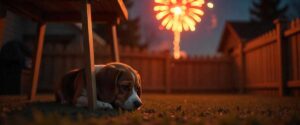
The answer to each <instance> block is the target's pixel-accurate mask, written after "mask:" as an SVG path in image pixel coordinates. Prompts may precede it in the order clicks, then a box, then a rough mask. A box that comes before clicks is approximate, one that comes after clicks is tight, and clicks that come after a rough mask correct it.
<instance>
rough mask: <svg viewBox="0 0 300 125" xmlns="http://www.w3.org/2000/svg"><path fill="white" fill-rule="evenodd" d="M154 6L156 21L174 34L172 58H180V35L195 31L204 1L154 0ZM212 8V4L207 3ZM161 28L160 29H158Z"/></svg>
mask: <svg viewBox="0 0 300 125" xmlns="http://www.w3.org/2000/svg"><path fill="white" fill-rule="evenodd" d="M154 2H155V3H156V6H155V7H154V8H153V10H154V11H155V12H156V19H157V20H159V21H161V26H162V27H164V28H165V29H166V30H172V31H173V32H174V41H173V46H174V48H173V56H174V58H175V59H179V58H180V44H179V43H180V33H181V32H182V31H195V30H196V24H197V23H199V22H201V16H203V15H204V12H203V11H202V10H201V7H202V6H203V5H205V1H204V0H154ZM207 6H208V7H209V8H213V4H212V3H208V4H207ZM160 28H161V27H160Z"/></svg>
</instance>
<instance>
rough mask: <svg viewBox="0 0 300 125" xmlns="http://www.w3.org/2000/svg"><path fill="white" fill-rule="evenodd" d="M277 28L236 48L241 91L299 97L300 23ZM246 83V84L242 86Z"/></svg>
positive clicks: (285, 24)
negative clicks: (240, 76)
mask: <svg viewBox="0 0 300 125" xmlns="http://www.w3.org/2000/svg"><path fill="white" fill-rule="evenodd" d="M275 25H276V28H275V29H273V30H271V31H269V32H267V33H266V34H263V35H262V36H259V37H257V38H255V39H253V40H251V41H249V42H247V43H245V44H242V45H241V46H240V47H239V49H236V52H235V55H236V56H235V57H234V58H235V60H236V62H238V63H237V67H238V69H241V70H240V71H239V73H238V74H244V75H243V76H242V79H241V80H240V83H242V84H241V86H240V89H241V90H243V89H244V90H246V91H247V92H250V93H251V92H255V93H267V94H278V93H279V95H287V94H292V95H300V93H299V92H300V91H299V88H300V20H299V19H298V20H295V21H292V22H280V21H277V22H276V23H275ZM243 83H244V84H243Z"/></svg>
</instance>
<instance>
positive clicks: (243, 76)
mask: <svg viewBox="0 0 300 125" xmlns="http://www.w3.org/2000/svg"><path fill="white" fill-rule="evenodd" d="M239 47H240V56H241V71H240V73H241V74H240V80H239V93H244V92H245V84H246V83H245V82H246V67H245V65H246V64H245V52H244V47H245V43H244V42H240V46H239Z"/></svg>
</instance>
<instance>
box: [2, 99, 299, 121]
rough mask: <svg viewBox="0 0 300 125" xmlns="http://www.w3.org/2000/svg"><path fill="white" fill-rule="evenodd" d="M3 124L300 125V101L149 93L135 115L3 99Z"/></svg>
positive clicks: (44, 102)
mask: <svg viewBox="0 0 300 125" xmlns="http://www.w3.org/2000/svg"><path fill="white" fill-rule="evenodd" d="M0 99H1V100H0V108H1V122H0V123H2V124H8V125H26V124H30V125H84V124H91V125H98V124H99V125H102V124H111V125H113V124H116V125H117V124H128V125H131V124H146V125H147V124H197V125H199V124H200V125H201V124H203V125H210V124H221V125H236V124H245V125H248V124H250V125H260V124H272V125H273V124H276V125H277V124H287V125H293V124H294V125H300V98H299V97H298V98H297V97H284V98H281V97H269V96H246V95H245V96H237V95H164V94H144V95H143V96H142V99H143V103H144V105H143V107H142V108H141V109H140V110H138V111H135V112H122V111H120V110H97V111H94V112H91V111H88V110H86V109H83V108H74V107H69V106H63V105H60V104H56V103H54V102H49V101H53V99H52V98H49V97H45V98H42V99H43V100H42V101H40V102H37V103H24V102H22V101H18V99H15V100H14V99H13V98H9V99H10V101H17V103H14V104H9V103H7V101H6V100H7V99H3V98H0Z"/></svg>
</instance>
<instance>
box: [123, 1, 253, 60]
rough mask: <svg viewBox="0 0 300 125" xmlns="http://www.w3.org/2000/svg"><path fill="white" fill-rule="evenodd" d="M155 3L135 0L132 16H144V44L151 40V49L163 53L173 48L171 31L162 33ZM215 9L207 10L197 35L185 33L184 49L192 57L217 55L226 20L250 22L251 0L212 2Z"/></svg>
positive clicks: (196, 32)
mask: <svg viewBox="0 0 300 125" xmlns="http://www.w3.org/2000/svg"><path fill="white" fill-rule="evenodd" d="M153 1H154V0H135V4H134V7H133V8H132V9H131V10H130V11H129V15H130V17H136V16H140V19H141V22H140V24H141V30H142V41H143V40H144V39H145V38H151V49H154V50H162V49H167V48H170V47H171V46H172V40H173V34H172V32H171V31H166V30H159V22H158V21H157V20H156V19H155V13H154V12H153V6H154V2H153ZM211 1H212V2H213V3H214V4H215V8H214V9H206V10H205V15H204V16H203V17H202V22H201V23H200V24H198V25H197V29H196V31H195V32H184V33H182V37H181V47H182V50H183V51H186V52H187V53H188V54H189V55H208V54H210V55H212V54H215V53H216V49H217V47H218V44H219V41H220V37H221V34H222V31H223V28H224V24H225V21H228V20H245V21H247V20H249V18H250V15H249V8H250V7H251V5H252V2H251V0H211Z"/></svg>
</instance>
